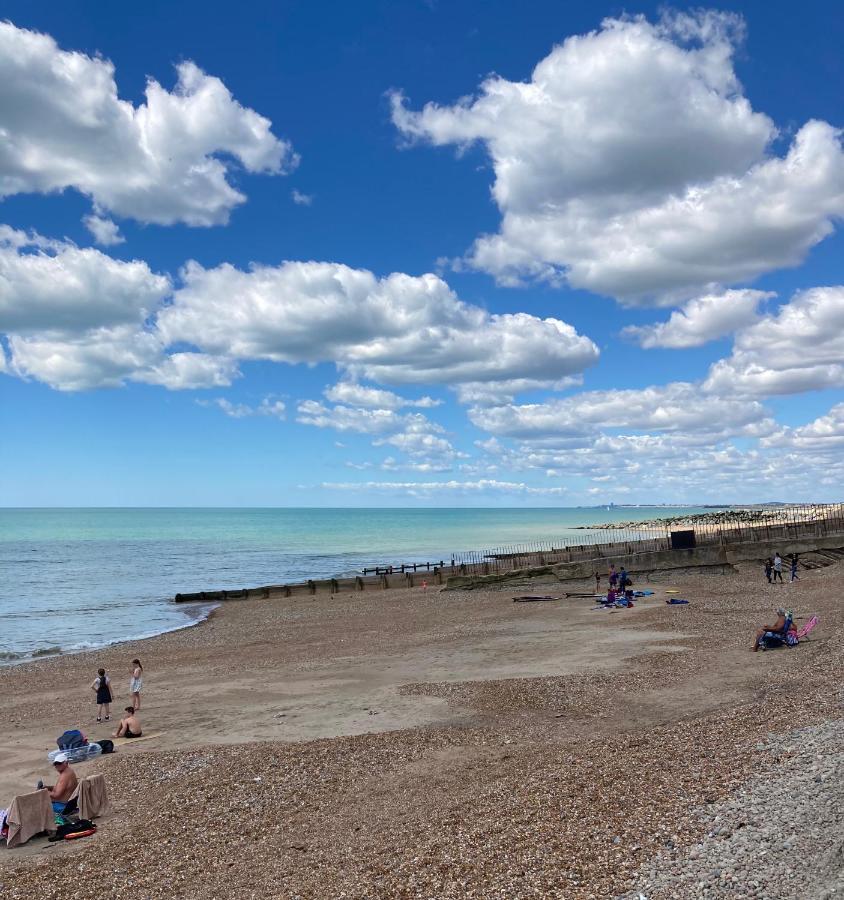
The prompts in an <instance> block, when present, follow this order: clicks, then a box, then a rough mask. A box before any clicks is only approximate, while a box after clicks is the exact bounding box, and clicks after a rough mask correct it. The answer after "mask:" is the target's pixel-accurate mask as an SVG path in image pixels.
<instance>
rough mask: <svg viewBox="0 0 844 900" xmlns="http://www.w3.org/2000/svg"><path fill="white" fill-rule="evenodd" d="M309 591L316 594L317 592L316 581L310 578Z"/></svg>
mask: <svg viewBox="0 0 844 900" xmlns="http://www.w3.org/2000/svg"><path fill="white" fill-rule="evenodd" d="M308 593H309V594H315V593H316V583H315V582H313V581H311V580H310V578H309V579H308Z"/></svg>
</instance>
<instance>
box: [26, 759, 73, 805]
mask: <svg viewBox="0 0 844 900" xmlns="http://www.w3.org/2000/svg"><path fill="white" fill-rule="evenodd" d="M53 768H54V769H55V770H56V772H58V775H59V777H58V779H57V780H56V783H55V784H44V783H43V782H41V781H39V782H38V784H37V785H36V786H37V788H38V790H41V789H42V788H43V789H44V790H46V791H47V792H48V793H49V795H50V802H51V803H52V804H53V812H55V813H59V814H61V813H62V812H64V808H65V806H67V803H68V801H69V800H70V797H71V794H72V793H73V792H74V791H75V790H76V785H77V784H78V779H77V777H76V772H74V771H73V769H71V767H70V764H69V763H68V761H67V754H66V753H57V754H56V758H55V759H54V760H53Z"/></svg>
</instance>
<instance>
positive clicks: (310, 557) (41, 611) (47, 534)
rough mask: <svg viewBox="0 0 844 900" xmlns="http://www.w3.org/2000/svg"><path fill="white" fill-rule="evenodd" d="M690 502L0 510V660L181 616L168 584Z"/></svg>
mask: <svg viewBox="0 0 844 900" xmlns="http://www.w3.org/2000/svg"><path fill="white" fill-rule="evenodd" d="M697 511H701V510H700V508H699V507H671V508H660V509H658V510H657V509H653V508H641V509H634V508H618V507H616V508H614V509H612V510H607V509H606V508H605V507H599V508H593V509H560V508H558V509H0V578H1V579H2V585H3V589H2V592H0V662H14V661H16V660H19V659H21V658H27V657H29V656H31V655H32V654H39V655H40V654H43V653H47V652H59V651H72V650H79V649H84V648H89V647H98V646H103V645H105V644H109V643H112V642H114V641H119V640H127V639H129V638H138V637H145V636H150V635H153V634H159V633H161V632H164V631H168V630H172V629H175V628H181V627H184V626H186V625H190V624H192V623H194V622H196V621H198V620H200V619H201V618H202V617H204V616H205V615H206V614H207V612H208V610H207V608H202V607H197V606H182V605H176V604H174V603H173V602H172V598H173V596H174V595H175V594H176V593H177V592H191V591H202V590H217V589H222V588H242V587H253V586H256V585H261V584H273V583H275V584H279V583H284V582H294V581H303V580H305V579H307V578H327V577H331V576H332V575H340V574H346V573H349V572H353V571H356V570H359V569H361V568H363V567H364V566H372V565H377V564H384V563H401V562H414V561H416V562H425V561H428V560H440V559H450V557H451V554H452V553H455V552H460V551H466V550H479V549H484V548H493V547H498V546H501V545H504V544H513V543H522V542H529V541H537V540H549V541H551V540H554V541H557V540H559V539H561V538H565V537H566V536H571V535H574V534H577V535H581V536H582V534H583V532H574V531H572V529H573V528H574V527H575V526H578V525H590V524H597V523H603V522H610V521H619V522H621V521H630V520H634V519H640V520H644V519H649V518H653V517H655V516H663V515H665V516H668V515H678V514H682V513H686V512H697Z"/></svg>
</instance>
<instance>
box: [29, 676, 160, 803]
mask: <svg viewBox="0 0 844 900" xmlns="http://www.w3.org/2000/svg"><path fill="white" fill-rule="evenodd" d="M143 685H144V667H143V666H142V665H141V661H140V660H139V659H133V660H132V675H131V679H130V681H129V692H130V694H131V695H132V705H131V706H127V707H125V708H124V710H123V713H124V715H123V716H122V717H121V719H120V725H119V726H118V728H117V731H115V732H114V734H113V737H117V738H136V737H141V735H142V734H143V731H142V729H141V721H140V718H139V717H138V710H139V709H140V708H141V689H142V688H143ZM91 690H92V691H93V692H94V695H95V698H94V702H95V703H96V704H97V722H98V723H99V722H103V721H106V722H108V721H109V719H110V718H111V704H112V703H113V702H114V692H113V691H112V688H111V678H109V676H108V674H107V673H106V670H105V669H103V668H100V669H97V677H96V678H95V679H94V680H93V681H92V682H91ZM53 769H54V770H55V772H56V776H57V777H56V783H55V784H44V782H43V781H39V782H38V784H37V785H36V789H37V790H46V791H47V793H48V794H49V795H50V803H51V804H52V807H53V811H54V812H57V813H59V814H61V813H62V812H63V811H64V810H65V808H66V806H67V804H68V803H69V802H70V799H71V797H72V796H73V794H74V791H75V790H76V787H77V785H78V783H79V779H78V778H77V777H76V773H75V772H74V771H73V768H72V767H71V765H70V755H69V754H68V753H57V754H55V756H53Z"/></svg>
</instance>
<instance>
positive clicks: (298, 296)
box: [158, 262, 598, 388]
mask: <svg viewBox="0 0 844 900" xmlns="http://www.w3.org/2000/svg"><path fill="white" fill-rule="evenodd" d="M182 278H183V282H184V283H183V286H182V287H181V288H180V289H179V290H178V291H177V292H176V294H175V296H174V299H173V304H172V305H171V306H168V307H167V308H165V309H164V310H163V311H162V313H161V315H160V316H159V319H158V327H159V330H160V332H161V334H162V335H163V337H164V338H165V340H166V341H167V342H170V343H173V342H187V343H190V344H193V345H195V346H197V347H199V348H200V349H201V350H203V351H205V352H208V353H212V354H217V355H225V356H229V357H233V358H238V359H264V360H272V361H274V362H287V363H302V362H304V363H316V362H320V361H325V360H333V361H334V362H336V363H337V364H338V365H339V366H340V367H341V368H343V369H344V370H346V371H347V372H348V373H350V374H351V375H352V376H360V377H364V378H367V379H370V380H373V381H377V382H380V383H381V384H392V385H410V384H448V385H471V384H476V383H478V382H489V381H493V382H495V383H496V385H498V386H499V387H501V388H506V387H508V386H510V385H511V383H513V384H515V385H516V386H517V387H518V386H519V385H520V384H521V382H522V381H523V380H525V379H530V380H531V383H532V384H533V385H535V386H536V385H540V384H543V385H549V384H553V383H554V382H556V381H558V380H560V379H562V378H565V377H567V376H570V375H572V374H576V373H579V372H581V371H582V370H583V369H584V368H586V367H587V366H590V365H592V364H593V363H594V362H596V361H597V358H598V350H597V347H596V346H595V345H594V344H593V342H592V341H591V340H589V339H588V338H586V337H583V336H582V335H579V334H578V333H577V332H576V331H575V330H574V328H572V327H571V326H570V325H568V324H566V323H565V322H561V321H560V320H558V319H551V318H549V319H539V318H537V317H536V316H531V315H528V314H526V313H513V314H504V315H494V314H490V313H488V312H486V311H485V310H482V309H480V308H479V307H476V306H471V305H469V304H467V303H463V302H462V301H460V300H459V299H458V298H457V297H456V295H455V294H454V292H453V291H452V290H451V289H450V288H449V287H448V285H447V284H446V283H445V282H444V281H442V279H440V278H438V277H436V276H435V275H430V274H429V275H422V276H419V277H414V276H410V275H404V274H392V275H389V276H387V277H385V278H380V279H379V278H376V276H375V275H373V274H372V273H371V272H368V271H366V270H361V269H351V268H349V267H348V266H343V265H340V264H339V263H324V262H286V263H283V264H282V265H280V266H275V267H268V266H256V267H254V268H253V269H252V270H251V271H248V272H244V271H241V270H239V269H236V268H234V267H233V266H230V265H223V266H219V267H217V268H215V269H204V268H203V267H202V266H200V265H198V264H197V263H190V264H189V265H188V266H186V267H185V269H184V272H183V273H182Z"/></svg>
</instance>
